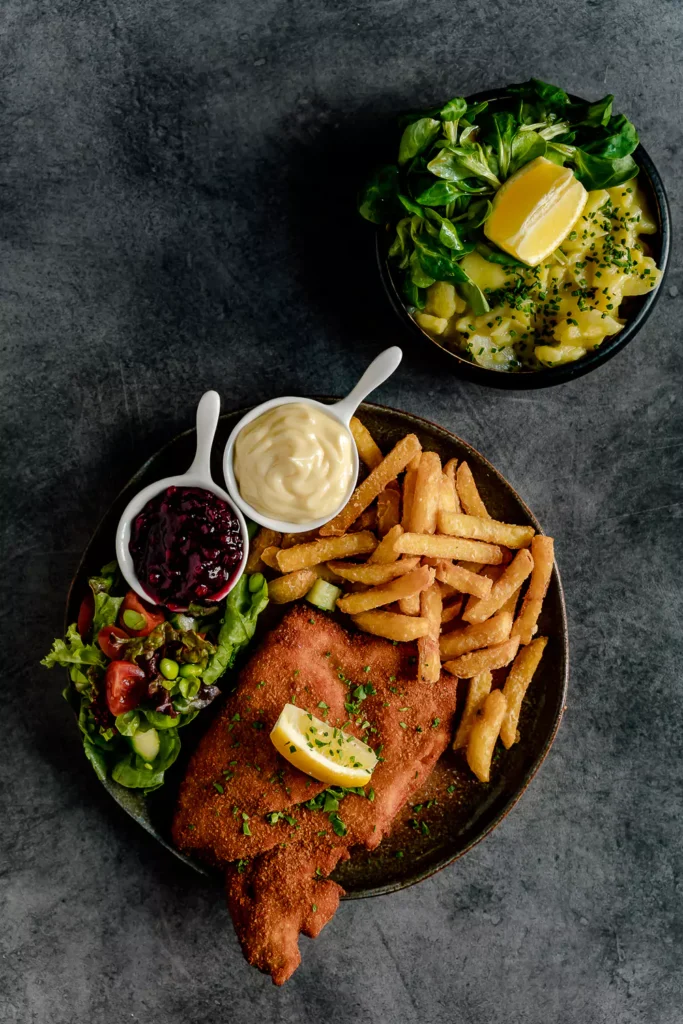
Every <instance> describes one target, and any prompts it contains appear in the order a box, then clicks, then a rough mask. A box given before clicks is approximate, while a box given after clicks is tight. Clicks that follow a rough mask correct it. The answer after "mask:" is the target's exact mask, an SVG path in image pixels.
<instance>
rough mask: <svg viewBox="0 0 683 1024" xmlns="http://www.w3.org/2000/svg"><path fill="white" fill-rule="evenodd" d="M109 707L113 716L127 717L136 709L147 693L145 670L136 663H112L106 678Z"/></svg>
mask: <svg viewBox="0 0 683 1024" xmlns="http://www.w3.org/2000/svg"><path fill="white" fill-rule="evenodd" d="M104 681H105V684H106V687H107V707H108V708H109V710H110V711H111V713H112V715H125V713H126V711H132V710H133V708H136V707H137V706H138V704H139V703H140V701H141V700H142V698H143V697H144V695H145V693H146V691H147V680H146V679H145V673H144V670H143V669H141V668H140V666H139V665H136V664H135V662H134V661H111V662H110V663H109V665H108V666H107V672H106V675H105V677H104Z"/></svg>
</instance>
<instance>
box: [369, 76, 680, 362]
mask: <svg viewBox="0 0 683 1024" xmlns="http://www.w3.org/2000/svg"><path fill="white" fill-rule="evenodd" d="M613 99H614V97H613V96H605V97H604V98H603V99H601V100H599V101H598V102H595V103H589V102H583V101H576V100H572V99H570V97H569V96H568V95H567V93H566V92H565V91H564V90H563V89H561V88H559V87H558V86H555V85H550V84H548V83H546V82H542V81H540V80H539V79H532V80H531V81H529V82H524V83H522V84H519V85H511V86H509V87H508V88H507V89H505V90H503V91H502V92H501V93H500V94H499V95H497V96H496V98H495V99H494V100H481V101H477V100H474V101H471V102H468V100H467V99H465V98H464V97H455V98H454V99H451V100H449V101H448V102H447V103H446V104H444V105H443V106H442V107H440V108H436V109H433V110H429V111H426V112H422V113H416V114H411V115H407V116H406V117H404V118H403V119H402V122H401V126H402V132H401V135H400V138H399V142H398V152H397V157H396V163H394V164H390V165H387V166H384V167H381V168H379V169H378V170H377V171H376V172H375V173H374V174H373V175H372V177H371V178H370V180H369V182H368V183H367V185H366V187H365V189H364V190H363V192H362V195H361V196H360V200H359V211H360V213H361V215H362V216H363V217H364V218H365V219H366V220H368V221H370V222H371V223H373V224H376V225H378V226H381V227H384V228H386V229H387V230H388V231H389V233H390V243H389V245H388V260H389V264H390V266H391V268H392V273H393V276H394V278H395V280H396V281H397V283H398V285H399V287H400V291H401V294H402V296H403V301H404V304H405V307H406V309H407V310H408V312H409V313H410V315H411V316H412V317H413V319H414V320H415V322H416V323H417V324H418V326H419V327H420V328H421V329H422V330H423V331H424V332H426V333H427V334H428V335H429V336H430V337H431V338H432V339H433V340H435V341H437V342H438V344H440V345H441V346H443V347H444V348H446V349H448V350H450V351H451V352H453V353H456V354H458V355H459V356H461V357H462V358H465V359H466V360H468V361H470V362H472V363H476V364H478V365H479V366H481V367H484V368H486V369H492V370H502V371H512V372H515V371H517V372H518V371H530V370H531V371H533V370H540V369H543V368H545V367H549V366H557V365H560V364H563V363H570V362H574V361H576V360H579V359H582V358H583V357H584V356H585V355H586V354H587V353H588V352H590V351H591V350H593V349H596V348H597V347H599V346H600V345H601V344H602V342H603V341H604V340H605V338H608V337H611V336H613V335H615V334H617V333H618V332H619V331H621V330H622V328H623V327H624V325H625V323H626V320H625V318H624V317H623V316H620V305H621V303H622V301H623V300H624V299H627V298H628V297H630V296H638V295H644V294H646V293H647V292H649V291H652V290H653V289H654V288H655V287H656V286H657V284H658V283H659V280H660V279H661V272H660V271H659V270H658V268H657V266H656V264H655V261H654V260H653V259H652V257H651V256H650V255H649V254H648V248H647V244H646V241H645V237H644V236H647V235H651V234H654V233H655V232H656V231H657V224H656V223H655V221H654V220H653V218H652V216H651V214H650V212H649V210H648V207H647V201H646V198H645V195H644V193H643V192H642V191H641V189H640V188H639V187H638V184H637V175H638V170H639V168H638V165H637V163H636V161H635V160H634V158H633V155H632V154H633V152H634V151H635V149H636V147H637V146H638V133H637V131H636V129H635V127H634V125H633V124H632V123H631V122H630V121H629V120H628V119H627V118H626V117H625V116H624V115H623V114H615V113H614V111H613ZM553 232H554V233H553ZM548 243H549V244H548Z"/></svg>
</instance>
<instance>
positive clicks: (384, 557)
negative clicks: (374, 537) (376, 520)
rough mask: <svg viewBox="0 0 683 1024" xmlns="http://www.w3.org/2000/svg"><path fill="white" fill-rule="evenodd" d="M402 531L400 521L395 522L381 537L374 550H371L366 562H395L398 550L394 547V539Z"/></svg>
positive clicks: (395, 539)
mask: <svg viewBox="0 0 683 1024" xmlns="http://www.w3.org/2000/svg"><path fill="white" fill-rule="evenodd" d="M402 533H403V527H402V526H401V524H400V523H396V525H395V526H392V528H391V529H390V530H389V532H388V533H387V535H386V536H385V537H383V538H382V540H381V541H380V542H379V544H378V545H377V547H376V548H375V550H374V551H373V552H372V554H371V555H370V557H369V559H368V562H379V563H380V564H384V563H386V562H395V561H396V560H397V559H398V556H399V554H400V551H397V549H396V541H397V540H398V538H399V537H400V536H401V535H402Z"/></svg>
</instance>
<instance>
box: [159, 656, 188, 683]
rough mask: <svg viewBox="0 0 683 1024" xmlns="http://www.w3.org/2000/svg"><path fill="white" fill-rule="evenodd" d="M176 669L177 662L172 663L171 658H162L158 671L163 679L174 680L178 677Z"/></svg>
mask: <svg viewBox="0 0 683 1024" xmlns="http://www.w3.org/2000/svg"><path fill="white" fill-rule="evenodd" d="M183 667H184V666H183ZM178 668H179V666H178V662H177V661H173V659H172V658H162V659H161V661H160V662H159V670H160V672H161V674H162V676H163V677H164V679H175V678H176V676H177V675H178Z"/></svg>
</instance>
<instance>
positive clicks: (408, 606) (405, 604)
mask: <svg viewBox="0 0 683 1024" xmlns="http://www.w3.org/2000/svg"><path fill="white" fill-rule="evenodd" d="M398 607H399V611H400V612H401V613H402V614H403V615H419V614H420V595H419V594H410V596H409V597H402V598H401V600H400V601H399V602H398Z"/></svg>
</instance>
